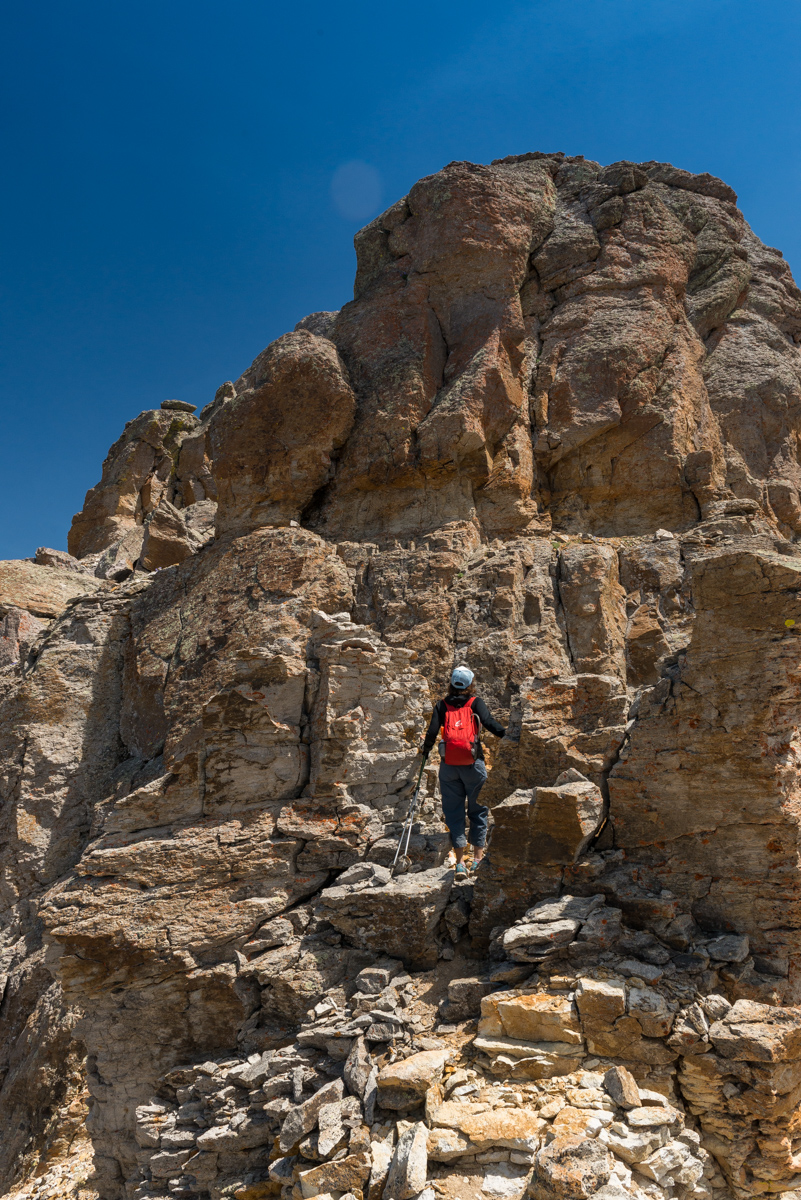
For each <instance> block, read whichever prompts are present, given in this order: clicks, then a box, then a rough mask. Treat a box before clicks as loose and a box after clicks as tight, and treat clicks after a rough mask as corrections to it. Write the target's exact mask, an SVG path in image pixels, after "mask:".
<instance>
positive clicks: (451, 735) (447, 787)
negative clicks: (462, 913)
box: [423, 666, 506, 879]
mask: <svg viewBox="0 0 801 1200" xmlns="http://www.w3.org/2000/svg"><path fill="white" fill-rule="evenodd" d="M473 679H474V675H473V672H472V671H471V670H470V668H469V667H464V666H462V667H457V668H456V669H455V671H454V672H453V674H452V675H451V689H450V692H449V694H448V695H447V696H446V697H445V699H444V700H439V701H438V702H437V703H436V704H435V705H434V712H433V713H432V716H431V724H430V725H429V727H428V733H427V734H426V736H425V741H424V742H423V757H424V758H427V757H428V755H429V754H430V753H431V750H432V748H433V746H434V743H435V742H436V740H437V734H438V733H439V731H440V729H441V730H442V742H441V743H440V748H439V752H440V755H441V756H442V764H441V766H440V768H439V787H440V791H441V793H442V812H443V816H444V817H445V824H446V825H447V826H448V832H449V833H450V835H451V843H452V845H453V849H454V853H455V854H456V877H457V879H458V878H459V877H461V876H465V875H466V874H467V867H466V866H465V864H464V862H463V861H462V860H463V859H464V852H465V847H466V845H467V841H468V839H467V838H466V837H465V832H464V829H465V801H467V816H468V818H469V820H470V845H471V846H472V847H473V863H474V866H475V867H477V866H478V864H479V863H480V862H481V860H482V858H483V857H484V847H485V845H486V841H487V817H488V816H489V809H488V808H487V807H486V806H485V805H483V804H479V803H478V793H479V792H480V791H481V789H482V787H483V786H484V784H485V783H486V782H487V768H486V767H485V766H484V751H483V750H482V748H481V737H480V733H481V726H482V725H483V726H484V728H485V729H488V730H489V731H490V733H494V734H495V736H496V737H499V738H500V737H503V735H504V734H505V733H506V730H505V729H504V727H503V726H502V725H499V724H498V722H497V721H496V720H495V719H494V718H493V717H492V716H490V711H489V709H488V708H487V706H486V704H485V703H484V701H483V700H482V699H481V698H480V696H477V695H476V694H475V691H474V690H473V687H472V684H473Z"/></svg>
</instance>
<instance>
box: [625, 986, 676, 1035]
mask: <svg viewBox="0 0 801 1200" xmlns="http://www.w3.org/2000/svg"><path fill="white" fill-rule="evenodd" d="M628 1010H629V1014H630V1015H631V1016H632V1017H636V1019H637V1020H638V1021H639V1024H640V1028H641V1029H642V1031H643V1034H644V1035H645V1037H655V1038H659V1037H667V1036H668V1034H669V1033H670V1031H671V1029H672V1028H673V1013H672V1012H671V1011H670V1009H669V1008H668V1006H667V1001H666V1000H665V998H664V996H663V995H662V994H661V993H660V992H657V991H654V989H653V988H635V987H632V988H629V997H628Z"/></svg>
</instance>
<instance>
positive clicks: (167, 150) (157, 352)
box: [0, 0, 801, 558]
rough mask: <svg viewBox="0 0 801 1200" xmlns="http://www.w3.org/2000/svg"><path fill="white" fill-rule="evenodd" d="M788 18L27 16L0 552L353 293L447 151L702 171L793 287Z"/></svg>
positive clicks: (124, 12)
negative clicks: (182, 406)
mask: <svg viewBox="0 0 801 1200" xmlns="http://www.w3.org/2000/svg"><path fill="white" fill-rule="evenodd" d="M800 34H801V4H799V0H772V3H770V4H764V3H763V4H755V3H754V0H665V2H661V0H660V2H656V0H549V2H544V0H528V2H527V3H518V2H514V0H509V2H504V0H496V2H495V4H494V5H488V4H486V2H484V3H478V2H475V0H459V2H458V3H455V2H452V0H441V2H437V0H426V2H425V3H422V2H421V0H406V3H405V4H403V5H381V4H375V2H374V0H373V2H371V3H366V2H363V0H357V2H348V0H345V3H342V4H339V5H332V4H331V3H330V2H328V0H327V2H326V3H321V2H318V0H307V2H306V3H305V4H304V5H303V6H299V5H293V6H290V5H286V4H277V3H265V2H263V0H228V3H226V4H221V3H210V2H208V0H192V3H189V2H188V0H158V3H155V2H150V0H148V2H140V0H127V2H126V3H124V4H109V3H108V2H107V0H105V2H103V3H100V2H98V0H74V2H73V3H71V4H64V3H63V0H58V2H56V0H29V3H26V4H23V3H21V2H20V0H17V3H16V4H14V3H9V4H7V5H6V7H5V17H4V20H3V24H2V38H1V39H0V45H2V47H3V49H2V51H0V54H2V72H0V94H1V95H2V112H3V118H2V122H1V123H0V129H1V132H0V137H2V142H3V145H2V162H3V165H4V168H5V172H4V176H5V177H4V182H3V187H2V190H1V191H0V205H2V210H3V211H2V226H1V227H2V240H1V241H0V247H1V248H0V275H1V280H2V294H1V295H0V304H1V305H2V313H1V314H0V329H1V330H2V333H0V337H1V338H2V340H1V341H0V389H1V390H0V398H1V403H2V414H0V415H1V416H2V432H3V443H2V444H3V467H2V472H0V504H1V505H2V509H1V511H2V521H0V558H12V557H24V556H27V555H30V554H33V552H34V551H35V549H36V547H37V546H38V545H50V546H55V547H61V548H64V547H65V546H66V533H67V529H68V527H69V522H70V520H71V517H72V514H73V512H75V511H76V509H78V508H79V507H80V506H81V504H82V501H83V496H84V493H85V491H86V489H87V488H89V487H91V486H92V485H93V484H94V483H96V482H97V480H98V479H99V477H100V469H101V464H102V460H103V458H104V456H105V454H106V452H107V450H108V447H109V446H110V445H111V443H112V442H113V441H114V440H115V439H116V437H117V436H118V435H119V433H120V431H121V430H122V426H123V425H124V423H125V422H126V421H127V420H129V419H130V418H131V417H133V416H135V415H136V414H137V413H138V412H140V411H141V410H142V409H144V408H153V407H156V406H158V404H159V403H160V402H161V401H162V400H164V399H167V398H171V397H174V398H178V399H182V400H188V401H190V402H192V403H195V404H198V405H202V404H205V403H206V402H207V401H208V400H210V399H211V398H212V396H213V395H214V391H215V389H216V387H217V386H218V385H219V384H220V383H221V382H222V381H223V380H225V379H231V378H236V376H237V375H238V374H239V373H240V372H241V371H242V370H243V369H244V368H245V367H246V366H247V365H248V364H249V363H250V362H251V360H252V359H253V358H254V357H255V356H256V354H258V353H259V351H261V350H262V349H263V348H264V346H265V345H266V344H267V343H268V342H269V341H271V340H272V339H273V338H275V337H277V336H279V335H280V334H281V333H283V332H285V331H286V330H287V329H291V328H292V326H293V325H294V324H295V322H296V321H297V320H299V319H300V317H302V316H304V315H305V314H306V313H308V312H312V311H315V310H317V309H331V308H339V307H340V306H341V305H342V304H343V303H345V302H346V301H347V300H348V299H349V298H350V296H351V294H352V281H353V271H354V255H353V246H352V237H353V234H354V232H355V231H356V229H357V228H358V227H359V226H360V225H361V224H364V223H365V221H366V220H368V219H370V217H372V216H373V215H375V213H376V212H379V211H381V209H382V208H385V207H387V206H388V205H389V204H391V203H392V202H393V201H394V200H396V199H397V198H398V197H399V196H402V195H403V194H404V193H405V192H406V191H408V189H409V187H410V186H411V184H412V183H413V182H414V181H415V180H416V179H418V178H419V177H420V176H422V175H426V174H429V173H431V172H432V171H436V170H438V169H439V168H440V167H441V166H443V165H444V164H445V163H447V162H449V161H451V160H453V159H471V160H473V161H476V162H489V161H490V160H491V159H493V158H498V157H501V156H503V155H505V154H515V153H522V152H524V151H527V150H564V151H565V152H566V153H568V154H584V155H586V156H587V157H588V158H594V159H597V160H599V161H601V162H603V163H607V162H614V161H616V160H618V159H622V158H628V159H635V160H643V159H660V160H667V161H670V162H673V163H675V164H676V165H677V166H681V167H685V168H687V169H688V170H691V171H711V172H712V173H713V174H715V175H719V176H721V177H722V178H723V179H725V180H726V181H727V182H728V183H730V184H731V185H732V186H733V187H734V188H735V190H736V191H737V192H738V194H739V197H740V204H741V207H742V209H743V211H744V212H745V215H746V218H747V219H748V220H749V221H750V223H751V225H752V226H753V227H754V229H755V230H756V232H757V233H758V234H759V236H760V237H762V238H763V239H764V240H765V241H767V242H768V243H770V244H771V245H774V246H778V247H779V248H781V249H782V250H783V251H784V254H785V256H786V257H787V259H788V260H789V262H790V264H791V265H792V266H794V268H795V269H796V273H797V275H801V225H800V224H799V217H798V214H799V208H800V207H801V205H800V204H799V201H801V152H800V138H801V94H800V92H799V86H798V80H799V78H801V69H800V68H801V50H800V49H799V46H800V45H801V42H800V41H799V35H800Z"/></svg>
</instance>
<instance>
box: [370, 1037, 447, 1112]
mask: <svg viewBox="0 0 801 1200" xmlns="http://www.w3.org/2000/svg"><path fill="white" fill-rule="evenodd" d="M451 1054H452V1051H451V1050H423V1051H421V1052H420V1053H419V1054H412V1055H410V1056H409V1058H404V1059H401V1060H400V1061H399V1062H395V1063H391V1064H390V1065H389V1066H386V1067H384V1068H383V1069H382V1070H381V1071H379V1073H378V1103H379V1104H380V1105H381V1107H382V1108H389V1109H395V1110H398V1111H403V1110H404V1109H407V1108H414V1107H415V1105H417V1104H419V1103H420V1102H421V1100H423V1099H424V1098H425V1095H426V1092H427V1091H428V1089H429V1088H430V1087H433V1086H435V1085H436V1084H438V1083H439V1082H440V1080H441V1079H442V1068H443V1067H444V1066H445V1063H446V1062H447V1061H448V1059H449V1058H450V1057H451Z"/></svg>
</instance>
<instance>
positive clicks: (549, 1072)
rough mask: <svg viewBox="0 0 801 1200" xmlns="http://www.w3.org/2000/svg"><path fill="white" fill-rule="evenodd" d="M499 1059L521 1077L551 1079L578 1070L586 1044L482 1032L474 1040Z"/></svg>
mask: <svg viewBox="0 0 801 1200" xmlns="http://www.w3.org/2000/svg"><path fill="white" fill-rule="evenodd" d="M474 1044H475V1046H476V1049H478V1050H482V1051H483V1052H484V1053H485V1054H487V1055H489V1057H490V1058H492V1059H494V1060H495V1064H496V1066H498V1065H499V1064H500V1063H501V1061H503V1062H506V1063H508V1064H509V1073H510V1074H514V1075H515V1078H517V1079H551V1078H553V1077H554V1076H556V1075H568V1074H570V1072H571V1071H575V1070H576V1068H577V1067H578V1066H579V1065H580V1063H581V1060H582V1059H583V1058H584V1055H585V1050H584V1045H583V1043H582V1044H580V1045H575V1044H571V1043H569V1042H526V1041H522V1040H519V1039H517V1038H506V1037H485V1036H482V1035H479V1036H478V1037H476V1039H475V1042H474Z"/></svg>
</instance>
